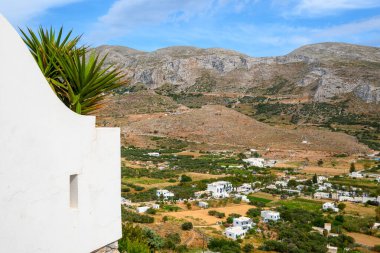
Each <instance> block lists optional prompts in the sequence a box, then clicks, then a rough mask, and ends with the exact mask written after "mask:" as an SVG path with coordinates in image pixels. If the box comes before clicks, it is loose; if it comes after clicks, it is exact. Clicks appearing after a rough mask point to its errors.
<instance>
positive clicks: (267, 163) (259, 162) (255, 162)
mask: <svg viewBox="0 0 380 253" xmlns="http://www.w3.org/2000/svg"><path fill="white" fill-rule="evenodd" d="M243 162H246V163H248V164H249V166H255V167H259V168H264V167H273V166H274V165H275V164H276V161H275V160H265V159H264V158H255V157H251V158H247V159H243Z"/></svg>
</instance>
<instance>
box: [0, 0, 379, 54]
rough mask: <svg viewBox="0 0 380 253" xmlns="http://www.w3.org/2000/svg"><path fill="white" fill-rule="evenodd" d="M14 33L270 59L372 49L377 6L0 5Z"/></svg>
mask: <svg viewBox="0 0 380 253" xmlns="http://www.w3.org/2000/svg"><path fill="white" fill-rule="evenodd" d="M0 12H1V13H2V14H3V15H4V16H6V17H7V18H8V19H9V20H10V21H11V23H12V24H13V25H14V26H15V27H17V26H19V27H25V26H29V27H32V28H36V27H38V26H39V25H42V26H43V27H50V26H53V27H60V26H61V25H63V26H64V28H67V29H74V33H76V34H83V42H84V43H85V44H88V45H91V46H98V45H102V44H112V45H123V46H128V47H132V48H135V49H139V50H144V51H152V50H155V49H158V48H162V47H168V46H174V45H187V46H196V47H202V48H209V47H221V48H228V49H233V50H237V51H240V52H243V53H246V54H248V55H251V56H275V55H283V54H286V53H288V52H290V51H292V50H293V49H295V48H297V47H299V46H302V45H305V44H310V43H318V42H326V41H337V42H347V43H354V44H361V45H369V46H377V47H378V46H380V0H28V1H26V0H0Z"/></svg>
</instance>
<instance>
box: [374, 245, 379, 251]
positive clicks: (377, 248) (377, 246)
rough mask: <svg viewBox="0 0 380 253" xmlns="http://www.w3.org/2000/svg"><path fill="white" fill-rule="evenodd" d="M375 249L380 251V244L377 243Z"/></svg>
mask: <svg viewBox="0 0 380 253" xmlns="http://www.w3.org/2000/svg"><path fill="white" fill-rule="evenodd" d="M373 250H374V251H376V252H380V244H377V245H375V246H374V247H373Z"/></svg>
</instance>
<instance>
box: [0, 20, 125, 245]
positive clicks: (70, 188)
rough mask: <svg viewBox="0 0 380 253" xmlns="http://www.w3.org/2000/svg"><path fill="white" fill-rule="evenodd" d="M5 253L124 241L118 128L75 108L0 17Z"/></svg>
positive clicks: (0, 240) (0, 197) (0, 239)
mask: <svg viewBox="0 0 380 253" xmlns="http://www.w3.org/2000/svg"><path fill="white" fill-rule="evenodd" d="M0 34H1V37H0V56H1V57H0V72H1V74H0V129H1V131H0V143H1V145H0V175H1V176H0V203H1V215H0V224H1V226H0V252H15V253H24V252H39V253H51V252H54V253H67V252H70V253H88V252H92V251H94V250H97V249H99V248H101V247H103V246H105V245H108V244H110V243H113V242H115V241H117V240H118V239H119V238H120V237H121V212H120V185H121V184H120V131H119V129H118V128H97V127H96V125H95V117H94V116H82V115H78V114H76V113H74V112H72V111H71V110H69V109H68V108H67V107H66V106H65V105H64V104H63V103H62V102H61V101H60V100H59V99H58V98H57V96H56V95H55V94H54V92H53V91H52V89H51V88H50V85H49V84H48V82H47V81H46V79H45V77H44V76H43V74H42V73H41V70H40V69H39V67H38V66H37V64H36V62H35V60H34V59H33V57H32V55H31V53H30V52H29V50H28V48H27V47H26V46H25V44H24V42H23V41H22V39H21V38H20V36H19V34H18V33H17V31H16V30H14V29H13V27H12V26H11V25H10V24H9V23H8V22H7V21H6V19H5V18H4V17H3V16H1V15H0Z"/></svg>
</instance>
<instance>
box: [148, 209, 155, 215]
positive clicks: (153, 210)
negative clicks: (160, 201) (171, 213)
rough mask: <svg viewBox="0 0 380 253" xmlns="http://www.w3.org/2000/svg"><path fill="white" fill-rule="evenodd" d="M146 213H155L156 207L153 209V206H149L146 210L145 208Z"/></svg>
mask: <svg viewBox="0 0 380 253" xmlns="http://www.w3.org/2000/svg"><path fill="white" fill-rule="evenodd" d="M146 213H147V214H153V215H154V214H156V213H157V210H156V209H153V208H149V209H148V210H146Z"/></svg>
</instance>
